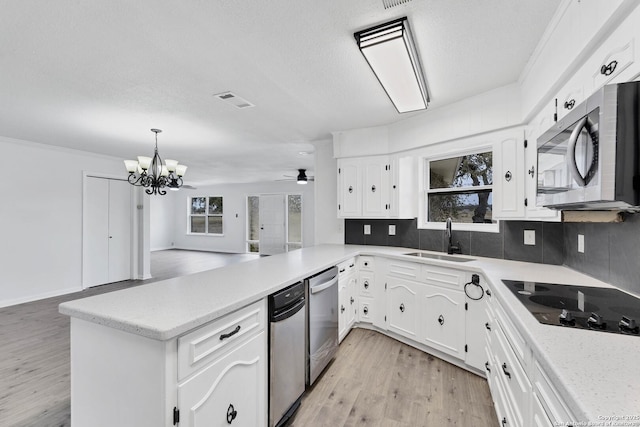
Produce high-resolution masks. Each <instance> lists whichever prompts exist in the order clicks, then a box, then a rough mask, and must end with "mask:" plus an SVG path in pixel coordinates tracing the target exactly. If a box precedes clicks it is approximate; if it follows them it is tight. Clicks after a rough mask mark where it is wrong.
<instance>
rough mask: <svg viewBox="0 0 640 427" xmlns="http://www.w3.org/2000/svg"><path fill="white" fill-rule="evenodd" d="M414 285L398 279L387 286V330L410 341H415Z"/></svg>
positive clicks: (415, 301) (415, 294)
mask: <svg viewBox="0 0 640 427" xmlns="http://www.w3.org/2000/svg"><path fill="white" fill-rule="evenodd" d="M416 285H417V284H413V283H410V282H407V281H404V280H399V279H394V280H392V281H389V282H388V284H387V316H388V317H389V326H388V327H389V330H391V331H393V332H396V333H398V334H400V335H403V336H405V337H407V338H412V339H416V336H417V334H416V326H417V313H416V312H417V292H416V289H415V288H416Z"/></svg>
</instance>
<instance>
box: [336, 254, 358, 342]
mask: <svg viewBox="0 0 640 427" xmlns="http://www.w3.org/2000/svg"><path fill="white" fill-rule="evenodd" d="M356 270H357V267H356V260H355V258H351V259H349V260H347V261H344V262H342V263H340V264H338V306H339V307H338V339H339V341H340V342H342V340H343V339H344V337H346V336H347V334H348V333H349V331H350V330H351V328H352V327H353V324H354V323H355V321H356V319H357V313H358V302H357V299H356V297H357V282H358V276H357V274H356Z"/></svg>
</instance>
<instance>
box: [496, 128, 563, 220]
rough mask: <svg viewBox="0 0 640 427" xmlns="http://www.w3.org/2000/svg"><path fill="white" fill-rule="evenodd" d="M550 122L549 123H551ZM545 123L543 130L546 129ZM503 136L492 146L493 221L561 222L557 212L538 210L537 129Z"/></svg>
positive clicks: (501, 134) (500, 135)
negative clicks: (528, 220) (494, 219)
mask: <svg viewBox="0 0 640 427" xmlns="http://www.w3.org/2000/svg"><path fill="white" fill-rule="evenodd" d="M549 122H550V121H549ZM546 123H547V122H546V121H544V122H543V123H541V125H540V126H545V125H546ZM535 129H536V130H535V132H534V130H533V127H528V128H526V129H524V131H523V129H522V128H518V129H514V130H513V132H510V133H507V134H504V133H500V134H499V137H497V138H496V139H495V141H494V145H493V153H494V154H493V163H494V165H493V176H494V183H493V186H494V194H495V198H494V202H493V209H494V211H493V218H496V219H530V220H547V221H554V220H559V218H560V215H559V213H558V211H555V210H551V209H547V208H542V207H537V206H536V191H537V188H536V178H537V174H536V170H537V154H536V144H535V138H537V136H536V134H537V132H538V131H537V129H538V128H535Z"/></svg>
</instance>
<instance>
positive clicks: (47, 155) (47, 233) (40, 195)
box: [0, 137, 125, 306]
mask: <svg viewBox="0 0 640 427" xmlns="http://www.w3.org/2000/svg"><path fill="white" fill-rule="evenodd" d="M0 157H1V158H2V159H3V168H2V173H3V176H5V177H7V179H8V180H10V181H11V182H10V183H9V182H5V183H3V185H2V186H1V187H0V188H1V190H0V192H1V197H0V236H1V238H0V272H1V276H0V277H1V279H0V280H1V283H0V306H7V305H12V304H17V303H21V302H26V301H31V300H35V299H40V298H45V297H50V296H54V295H60V294H64V293H68V292H73V291H79V290H81V286H82V285H81V284H82V174H83V171H86V172H93V173H103V174H110V175H123V174H124V173H125V170H124V167H123V165H122V160H120V159H116V158H113V157H107V156H100V155H95V154H91V153H86V152H82V151H77V150H68V149H62V148H55V147H50V146H47V145H42V144H36V143H32V142H27V141H20V140H15V139H10V138H5V137H0Z"/></svg>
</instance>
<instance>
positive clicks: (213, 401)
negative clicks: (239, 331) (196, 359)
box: [178, 331, 267, 427]
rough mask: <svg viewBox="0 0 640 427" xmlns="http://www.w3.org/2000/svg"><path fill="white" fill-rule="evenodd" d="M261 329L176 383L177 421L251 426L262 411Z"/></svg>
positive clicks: (263, 363)
mask: <svg viewBox="0 0 640 427" xmlns="http://www.w3.org/2000/svg"><path fill="white" fill-rule="evenodd" d="M265 344H266V339H265V331H261V332H260V333H259V334H258V335H256V336H254V337H253V338H251V339H249V341H247V342H245V343H244V344H242V345H241V346H239V347H237V348H236V349H235V350H234V351H232V352H231V353H227V354H226V355H224V356H222V357H221V358H219V359H218V360H215V361H214V362H212V363H211V364H209V365H208V366H207V367H205V368H204V369H202V370H200V371H198V372H197V373H196V374H194V375H193V376H192V377H190V378H189V379H188V380H186V381H184V382H183V383H181V384H180V385H179V386H178V408H180V425H181V426H188V427H198V426H205V425H206V426H219V427H222V426H227V425H229V424H231V425H234V426H245V427H255V426H260V425H264V424H265V423H264V414H265V412H266V394H265V393H264V390H265V388H266V375H265V372H266V366H267V361H266V360H265V359H266V357H265V355H264V348H265Z"/></svg>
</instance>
